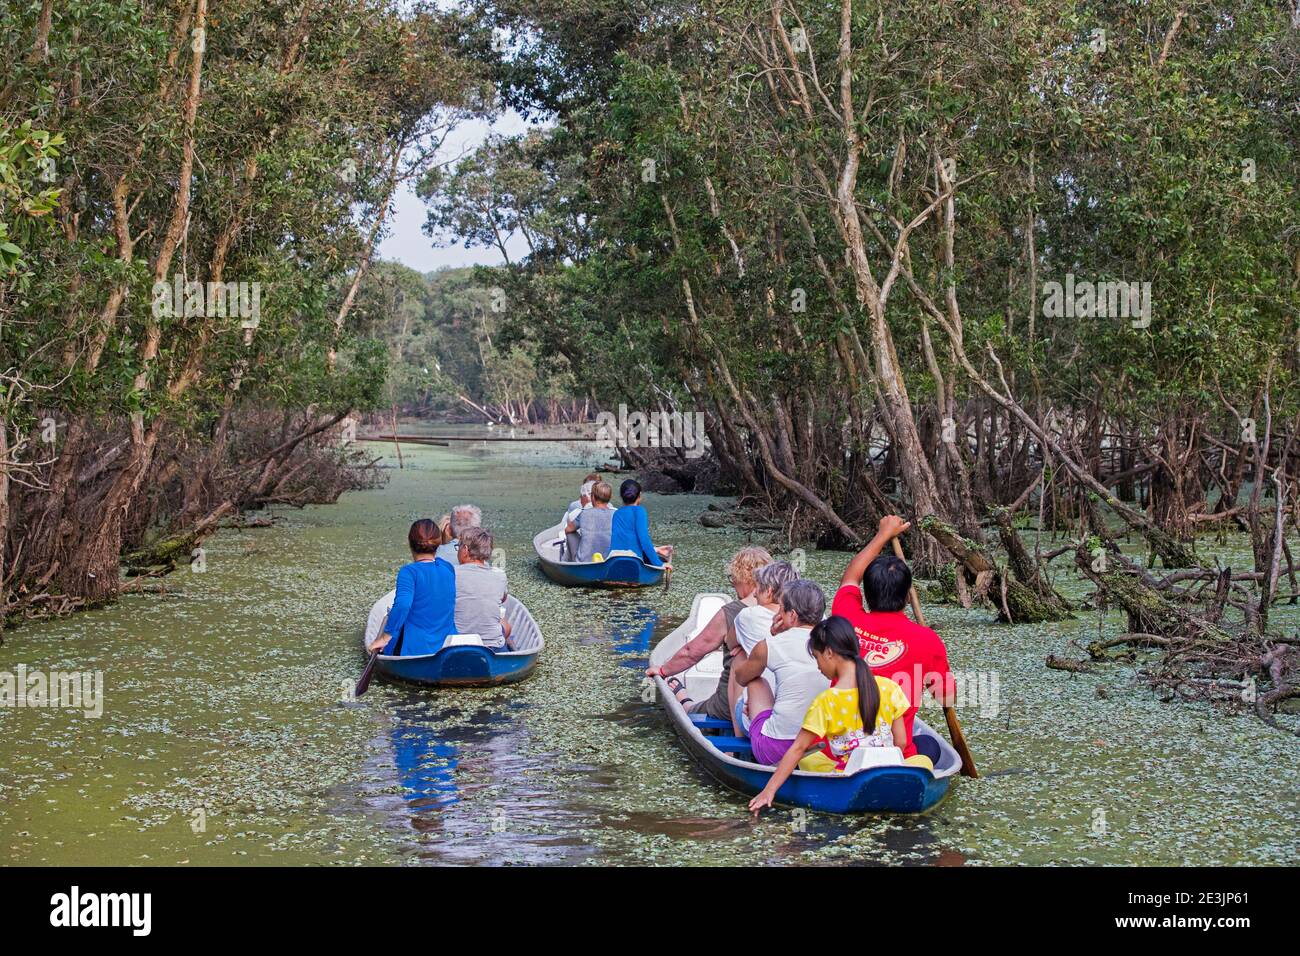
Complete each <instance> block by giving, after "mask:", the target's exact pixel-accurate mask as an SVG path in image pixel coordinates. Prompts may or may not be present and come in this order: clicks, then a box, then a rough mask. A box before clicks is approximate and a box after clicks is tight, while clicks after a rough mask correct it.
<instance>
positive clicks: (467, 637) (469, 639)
mask: <svg viewBox="0 0 1300 956" xmlns="http://www.w3.org/2000/svg"><path fill="white" fill-rule="evenodd" d="M442 646H443V647H484V646H486V645H484V643H483V638H481V637H479V636H478V635H477V634H448V635H447V639H446V640H445V641H443V642H442Z"/></svg>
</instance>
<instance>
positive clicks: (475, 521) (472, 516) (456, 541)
mask: <svg viewBox="0 0 1300 956" xmlns="http://www.w3.org/2000/svg"><path fill="white" fill-rule="evenodd" d="M482 526H483V512H482V511H480V510H479V508H478V506H477V505H457V506H456V507H454V508H452V509H451V540H450V541H448V542H447V543H446V544H442V545H439V546H438V554H437V556H438V557H440V558H442V560H444V561H446V562H448V563H449V564H451V566H452V567H455V566H456V565H457V564H459V563H460V559H459V558H458V555H459V553H460V533H461V532H462V531H465V530H466V529H468V528H481V527H482Z"/></svg>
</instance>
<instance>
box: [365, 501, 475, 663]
mask: <svg viewBox="0 0 1300 956" xmlns="http://www.w3.org/2000/svg"><path fill="white" fill-rule="evenodd" d="M406 540H407V542H408V543H409V544H410V546H411V563H410V564H406V565H403V566H402V567H401V569H400V570H398V572H397V596H396V597H395V598H394V599H393V606H392V608H391V609H390V610H389V612H388V620H387V621H385V622H384V627H383V632H382V633H381V634H380V635H379V636H378V637H377V638H375V640H374V642H373V643H371V644H370V645H369V647H368V648H367V650H370V651H377V650H379V649H380V648H381V647H382V648H383V653H385V654H394V655H395V654H400V655H401V656H402V657H411V656H414V655H416V654H433V653H434V652H436V651H438V650H439V649H441V648H442V645H443V642H444V641H445V640H446V639H447V635H448V634H454V633H455V632H456V569H455V568H453V567H452V566H451V564H450V563H448V562H447V561H444V560H442V559H441V558H439V557H437V556H436V554H435V552H436V551H437V550H438V545H439V543H441V541H442V531H441V529H440V528H439V527H438V526H437V525H436V524H435V523H434V522H433V521H431V520H429V519H428V518H421V519H420V520H419V521H417V522H415V524H413V525H411V530H410V532H409V533H408V534H407V536H406Z"/></svg>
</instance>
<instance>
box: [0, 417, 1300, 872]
mask: <svg viewBox="0 0 1300 956" xmlns="http://www.w3.org/2000/svg"><path fill="white" fill-rule="evenodd" d="M440 433H443V434H446V433H447V432H446V431H443V432H440ZM375 448H376V452H377V453H383V452H388V453H391V449H392V446H391V445H387V446H385V445H376V446H375ZM403 450H404V460H405V467H404V468H403V469H401V470H397V469H394V470H392V471H391V472H390V476H391V480H390V481H389V483H388V484H387V486H386V487H384V488H382V489H378V490H373V491H365V492H357V493H352V494H348V495H345V496H344V497H343V499H342V500H341V501H340V502H339V503H338V504H337V505H334V506H327V507H318V508H309V509H306V510H303V511H295V510H279V511H277V512H276V515H277V518H278V520H277V523H276V524H275V526H274V527H272V528H265V529H249V530H242V531H240V530H228V531H223V532H222V533H220V534H218V535H217V536H216V537H214V538H212V539H211V540H210V541H209V542H208V543H207V545H206V555H205V558H206V570H205V571H204V572H202V573H194V572H190V571H182V572H180V573H177V574H175V575H173V576H171V577H170V578H168V579H166V583H167V584H168V586H169V588H172V589H173V590H172V593H170V594H168V595H165V596H157V595H148V596H138V597H130V598H127V599H125V600H123V601H122V602H120V603H119V604H117V605H115V606H113V607H109V608H104V609H101V610H98V611H93V612H89V613H86V614H81V615H78V616H75V617H72V618H69V619H65V620H61V621H53V622H46V623H42V624H37V625H32V626H27V627H24V628H22V629H20V630H18V631H12V632H8V633H7V634H6V635H5V644H4V645H3V646H0V670H9V671H12V670H13V669H14V668H15V667H17V665H19V664H26V665H27V666H28V667H30V668H42V669H44V670H46V671H48V670H100V671H102V672H103V674H104V680H105V685H106V701H105V711H104V714H103V716H102V717H100V718H98V719H96V718H94V717H87V716H85V715H83V714H81V713H76V712H69V711H63V710H51V709H43V710H36V709H30V708H18V709H9V708H0V757H2V758H3V765H4V768H5V769H4V773H3V774H0V860H2V861H4V862H9V863H38V864H73V863H88V864H214V863H215V864H222V863H231V864H244V863H281V864H290V863H293V864H297V863H312V864H341V865H354V864H378V863H383V864H423V863H450V864H477V863H501V864H520V863H542V864H550V863H569V864H611V863H612V864H621V863H643V864H686V865H694V864H742V865H744V864H754V863H802V864H823V863H852V864H860V865H884V864H899V863H905V864H932V865H962V864H990V863H1019V862H1023V863H1103V864H1116V863H1143V864H1176V863H1197V864H1217V863H1294V862H1296V860H1297V857H1298V856H1300V854H1298V852H1297V851H1298V850H1300V827H1298V826H1297V822H1296V821H1297V812H1296V811H1297V792H1298V790H1300V759H1297V749H1296V747H1297V745H1296V743H1295V741H1294V738H1291V737H1290V736H1288V735H1285V734H1282V733H1278V732H1276V731H1273V730H1269V729H1268V728H1266V727H1264V726H1263V725H1262V724H1261V723H1260V722H1259V721H1258V720H1256V719H1254V718H1253V717H1249V716H1239V715H1231V714H1225V713H1223V712H1219V711H1215V710H1212V709H1210V708H1208V707H1206V706H1202V705H1188V704H1165V703H1162V702H1160V700H1159V699H1158V698H1157V697H1156V696H1155V695H1154V694H1153V693H1152V692H1151V691H1150V690H1149V689H1146V688H1144V687H1142V686H1141V685H1140V684H1138V683H1137V682H1136V681H1135V680H1134V670H1133V665H1130V664H1119V665H1113V666H1108V667H1106V668H1103V669H1100V670H1098V672H1097V673H1095V674H1077V675H1076V674H1068V673H1063V672H1058V671H1051V670H1047V669H1046V668H1045V667H1044V666H1043V660H1044V658H1045V657H1046V656H1047V654H1049V653H1053V652H1055V653H1072V654H1078V651H1077V649H1072V648H1071V647H1070V642H1071V641H1072V640H1079V641H1081V642H1086V641H1087V640H1090V639H1092V638H1093V637H1094V636H1095V634H1096V633H1097V631H1098V628H1099V627H1100V628H1101V630H1102V631H1103V632H1104V633H1112V632H1118V629H1119V628H1120V627H1121V624H1122V622H1121V621H1120V619H1119V617H1118V615H1115V614H1111V615H1106V616H1103V617H1101V618H1100V620H1099V618H1098V615H1097V613H1096V612H1095V611H1093V612H1085V613H1084V614H1082V615H1081V616H1080V617H1079V618H1078V619H1076V620H1075V621H1071V622H1066V623H1064V624H1057V625H1049V626H1033V627H1029V626H1024V627H1007V626H999V625H996V624H993V623H992V622H991V615H990V614H988V613H987V612H984V611H964V610H961V609H959V608H951V607H940V606H932V607H929V608H928V609H927V615H928V617H929V619H930V623H931V625H932V626H934V627H936V629H938V630H939V631H940V632H941V633H942V634H943V635H944V638H945V640H946V641H947V643H948V646H949V653H950V657H951V658H952V662H953V666H954V667H955V668H958V669H963V670H968V671H972V672H982V673H984V674H986V675H995V676H996V677H997V679H998V689H999V698H1000V699H999V702H998V703H999V706H998V707H997V709H996V711H995V712H991V713H981V712H980V710H979V709H969V710H966V711H964V712H963V714H962V720H963V725H964V727H965V730H966V736H967V739H968V742H969V743H970V745H971V747H972V749H973V751H974V753H975V756H976V758H977V760H978V763H979V767H980V769H981V771H982V772H983V773H984V774H985V776H984V778H983V779H980V780H977V781H970V780H961V781H959V782H958V783H957V784H956V785H955V786H954V788H953V792H952V794H951V795H950V796H949V798H948V799H947V800H945V801H944V802H943V803H942V804H940V805H939V807H937V808H936V809H935V810H934V811H932V812H931V813H930V814H928V815H926V816H924V817H919V818H906V817H893V818H889V817H859V818H842V817H835V816H831V815H824V814H816V813H806V814H796V813H793V812H792V811H789V810H778V811H777V812H775V813H772V814H770V815H765V816H764V817H763V819H762V820H761V821H759V822H757V823H753V822H751V821H750V820H749V819H748V817H747V816H746V814H745V813H744V803H745V801H744V799H743V798H742V797H740V796H739V795H736V794H734V793H731V792H730V791H728V790H726V789H724V788H722V787H720V786H718V785H716V784H714V783H713V782H712V781H711V780H709V778H707V777H706V776H704V775H703V774H702V772H701V771H700V770H699V769H698V768H697V767H696V766H695V765H694V764H693V763H692V762H691V760H690V759H689V758H688V757H687V756H686V755H685V754H684V753H683V752H682V750H681V749H680V748H679V747H678V746H677V744H676V741H675V738H674V736H673V734H672V731H671V730H670V729H669V727H668V725H667V723H666V722H665V720H664V719H663V717H662V716H661V714H660V712H659V710H658V709H657V707H656V706H655V705H654V704H652V703H647V702H646V701H644V700H643V699H642V696H643V694H642V692H643V687H642V684H641V670H642V669H643V668H644V666H645V660H646V657H647V656H648V654H649V650H650V648H651V647H652V646H653V644H654V642H655V641H657V640H658V639H659V638H661V637H662V636H663V635H665V634H667V633H668V632H669V631H670V630H671V629H672V628H673V627H674V626H675V625H676V624H677V623H679V622H680V621H681V620H682V618H683V617H684V616H685V615H686V613H687V612H688V611H689V609H690V604H691V598H692V596H693V595H694V594H695V593H696V592H697V591H702V590H722V589H723V588H724V587H725V576H724V572H723V565H724V562H725V560H726V557H727V556H728V555H729V554H730V553H731V552H732V551H733V550H734V549H735V548H737V547H739V546H740V545H742V544H744V543H745V542H746V540H747V538H746V536H745V535H744V534H743V533H738V532H732V531H716V530H706V529H705V528H703V527H702V526H701V525H700V524H699V523H698V521H697V516H698V514H699V513H700V512H701V511H702V510H703V509H704V508H705V506H706V505H707V503H708V502H709V501H711V500H713V499H710V498H707V497H704V496H696V495H676V496H650V497H649V499H648V505H649V508H650V511H651V518H652V522H653V525H654V529H655V535H656V539H657V540H661V541H666V542H672V543H674V544H676V545H677V546H678V548H679V552H678V556H677V559H676V562H675V563H676V565H677V568H678V570H677V571H676V573H675V574H674V575H673V576H672V581H671V584H670V586H669V587H668V588H667V589H663V588H655V589H648V590H641V591H636V592H600V591H583V590H578V589H566V588H561V587H559V586H557V585H555V584H552V583H551V582H549V581H547V580H546V579H545V578H543V577H542V575H541V574H540V572H539V571H538V570H537V569H536V568H535V567H534V564H533V555H532V548H531V543H530V542H531V538H532V535H533V534H534V533H535V532H536V531H538V530H539V529H541V528H543V527H547V526H549V525H551V524H553V523H554V522H555V521H556V520H558V518H559V516H560V514H561V513H562V512H563V509H564V506H565V505H566V504H567V503H568V502H569V501H571V500H572V499H573V497H574V493H575V491H576V486H577V484H578V483H579V482H580V480H581V478H582V477H583V475H584V474H585V473H586V471H587V470H588V468H589V466H590V465H593V464H596V463H598V462H600V461H602V460H603V456H602V455H601V454H600V452H599V450H597V449H594V448H592V447H590V446H583V445H578V444H572V445H568V444H563V443H552V444H542V443H536V444H532V443H530V444H513V445H504V444H496V445H491V446H488V445H483V444H480V445H474V446H469V445H463V444H457V445H455V446H453V447H451V448H441V447H415V446H405V447H404V449H403ZM390 463H392V464H395V460H394V461H391V462H390ZM461 501H473V502H475V503H477V504H479V505H480V506H481V507H482V508H483V510H484V514H485V523H486V524H487V525H488V526H489V527H491V528H492V530H493V531H494V532H495V533H496V535H497V544H498V546H499V547H501V548H503V549H504V552H505V561H506V570H507V572H508V574H509V576H510V588H511V591H512V592H513V593H514V594H515V595H516V596H517V597H519V598H520V599H521V600H522V601H524V603H525V604H526V605H527V606H528V607H529V608H530V610H531V611H532V612H533V614H534V616H535V617H536V618H537V620H538V623H539V624H540V625H541V628H542V630H543V633H544V634H545V637H546V641H547V648H546V652H545V655H544V657H543V660H542V664H541V667H540V668H539V670H538V672H537V673H536V674H535V675H534V676H533V677H532V678H530V679H529V680H528V681H526V682H525V683H523V684H521V685H517V686H515V687H510V688H501V689H495V690H494V689H478V690H476V689H462V690H436V691H420V690H415V689H409V688H401V687H394V686H389V685H385V684H382V683H378V682H376V683H375V684H374V685H372V688H371V691H370V692H369V693H368V694H367V695H366V696H365V697H363V698H362V699H361V700H360V701H358V702H353V703H348V702H346V700H345V694H344V689H345V688H346V687H348V686H350V685H351V683H352V682H353V681H355V679H356V676H357V674H358V672H359V671H360V669H361V666H362V664H363V655H362V653H361V650H360V647H359V636H360V630H361V627H362V625H363V624H364V620H365V616H366V612H367V611H368V609H369V607H370V604H371V602H373V601H374V599H375V598H376V597H377V596H379V595H380V594H381V593H383V592H384V591H385V590H387V589H388V588H389V587H391V586H392V583H391V582H392V579H393V574H394V571H395V569H396V568H397V567H398V566H399V565H400V564H401V563H402V562H403V561H404V560H405V559H406V554H405V533H406V529H407V526H408V525H409V523H410V522H411V521H412V520H413V519H415V518H418V517H426V516H436V515H437V514H439V513H441V512H444V511H447V510H448V509H449V508H450V506H451V505H453V504H456V503H459V502H461ZM760 543H762V542H760ZM1226 550H1227V551H1228V552H1231V548H1228V549H1226ZM847 557H848V556H847V555H845V554H842V553H836V552H817V551H809V552H808V553H807V555H806V561H807V573H808V574H809V575H810V576H812V577H814V578H816V579H817V580H819V581H820V582H821V583H822V584H823V585H824V586H827V587H829V586H830V585H832V583H833V582H834V581H837V580H838V577H839V574H840V571H841V570H842V569H843V565H844V563H845V561H846V560H847ZM1238 559H1239V563H1240V555H1238ZM1058 563H1060V562H1058ZM1281 613H1282V614H1283V615H1286V614H1289V615H1290V619H1289V620H1290V625H1289V626H1290V627H1291V628H1294V626H1295V624H1296V622H1297V617H1296V614H1295V611H1294V610H1293V609H1288V610H1286V611H1283V612H1281ZM1283 620H1285V618H1283ZM1285 719H1286V720H1288V721H1289V722H1290V723H1291V724H1292V725H1293V726H1294V725H1295V724H1296V718H1294V717H1291V718H1285ZM932 721H933V722H934V723H936V724H940V723H942V721H941V718H940V717H933V718H932Z"/></svg>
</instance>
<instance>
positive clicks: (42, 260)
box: [0, 0, 491, 610]
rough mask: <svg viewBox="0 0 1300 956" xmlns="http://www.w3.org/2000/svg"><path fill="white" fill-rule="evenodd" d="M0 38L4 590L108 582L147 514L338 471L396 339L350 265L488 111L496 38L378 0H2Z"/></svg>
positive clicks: (282, 487)
mask: <svg viewBox="0 0 1300 956" xmlns="http://www.w3.org/2000/svg"><path fill="white" fill-rule="evenodd" d="M0 44H2V46H0V57H3V59H4V61H5V63H6V76H5V80H4V87H3V89H2V90H0V197H3V207H0V235H2V236H3V238H0V256H3V258H2V259H0V271H2V272H3V276H0V356H2V359H0V371H2V373H3V376H4V378H3V386H4V387H3V391H2V392H0V433H2V434H3V442H0V468H3V472H0V581H3V582H4V589H3V593H2V594H0V603H3V604H6V605H10V607H11V609H18V610H21V609H24V608H27V607H29V606H30V605H31V602H32V601H34V600H37V599H38V598H40V599H41V600H44V598H42V597H40V596H41V595H43V594H45V593H46V591H47V589H52V590H53V591H54V592H55V593H56V594H57V595H59V596H60V597H59V600H60V601H61V600H64V599H65V598H67V599H69V600H72V601H76V600H80V599H81V598H82V597H85V598H86V599H88V600H91V601H95V600H100V599H102V598H104V597H108V596H111V595H112V594H113V593H114V592H115V591H116V589H117V587H118V575H117V562H118V556H119V554H120V553H121V551H122V550H123V549H124V548H125V549H127V550H130V549H132V548H134V547H135V546H137V545H139V544H140V543H141V542H147V541H148V540H149V539H150V538H152V537H154V536H157V535H158V534H163V533H170V532H186V533H189V532H191V531H192V529H195V528H197V529H203V528H208V527H210V526H211V525H212V523H213V521H215V520H216V519H217V518H219V517H220V516H221V515H223V514H227V513H230V512H231V511H234V510H238V509H239V508H242V507H248V506H255V505H258V504H261V503H265V502H267V501H292V502H296V503H301V502H303V501H307V500H329V499H330V498H331V497H332V496H334V495H337V494H338V492H339V491H340V490H341V489H342V488H343V487H346V486H347V484H348V481H349V479H348V478H347V476H346V473H345V471H344V472H339V471H338V470H337V466H343V467H344V468H345V470H346V464H347V461H348V458H349V455H350V454H351V453H349V452H346V451H340V450H338V449H337V444H338V443H337V436H338V427H337V426H338V425H339V423H340V422H341V421H342V420H343V419H344V418H345V416H347V415H348V414H349V413H350V412H352V411H353V410H356V409H366V408H370V407H374V406H376V405H378V404H379V403H381V402H383V401H385V399H386V396H385V394H384V390H383V382H384V379H385V375H386V366H387V360H388V348H387V347H386V345H385V344H384V343H383V342H381V341H380V340H379V339H377V338H376V337H374V336H373V335H370V334H367V333H366V332H365V331H364V330H363V329H362V328H361V326H360V324H359V323H358V321H357V318H356V316H354V315H353V305H354V302H355V298H356V289H357V286H358V285H359V284H360V282H361V280H362V279H363V277H364V275H365V273H366V271H367V270H368V267H369V264H370V258H371V256H372V252H373V249H374V246H375V243H376V241H377V239H378V237H379V236H380V235H381V234H382V231H383V226H384V223H385V219H386V215H387V212H388V208H389V205H390V202H391V199H392V196H393V192H394V190H395V189H396V188H397V186H398V185H399V183H400V182H402V181H405V180H409V179H412V178H414V177H417V176H419V175H421V174H422V173H423V171H424V170H425V169H426V168H427V167H428V165H429V162H430V159H431V156H432V155H433V153H434V151H435V150H436V148H437V146H438V144H439V143H440V142H441V140H442V138H443V137H444V136H445V133H446V131H447V130H448V129H450V128H451V127H452V126H453V125H454V124H455V123H456V122H458V121H459V120H460V119H461V118H463V117H466V116H470V115H482V114H483V113H484V112H485V110H486V109H488V107H489V104H490V102H491V95H490V89H489V88H488V85H487V83H486V81H485V79H484V77H483V75H482V68H481V67H480V66H479V65H478V64H477V63H476V61H475V59H474V55H481V54H482V53H483V51H484V50H486V49H487V48H488V46H489V41H488V37H487V34H485V33H484V32H483V31H482V30H480V29H478V28H476V27H474V26H473V25H472V24H469V23H468V22H466V21H465V19H464V18H463V17H461V16H460V15H458V14H455V13H447V12H439V11H437V10H436V9H435V8H434V7H433V6H432V5H423V4H402V5H400V7H399V6H398V5H395V4H391V3H389V2H386V0H364V2H360V3H351V4H347V5H344V6H339V5H336V4H328V3H324V2H320V0H292V2H290V0H258V2H247V0H233V2H222V3H220V4H210V3H209V2H208V0H96V2H90V3H78V4H57V5H56V4H54V3H52V2H50V0H35V2H7V3H4V4H3V5H0ZM191 282H193V283H197V284H198V285H196V286H194V287H189V286H187V285H186V284H187V283H191ZM176 291H179V292H180V293H181V295H180V296H179V298H177V297H176V296H175V295H174V292H176ZM236 294H238V297H236ZM331 429H332V431H331ZM312 454H314V455H317V456H318V457H319V459H320V460H318V461H316V462H315V463H314V464H311V465H308V464H307V463H305V462H304V461H303V456H304V455H312Z"/></svg>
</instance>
